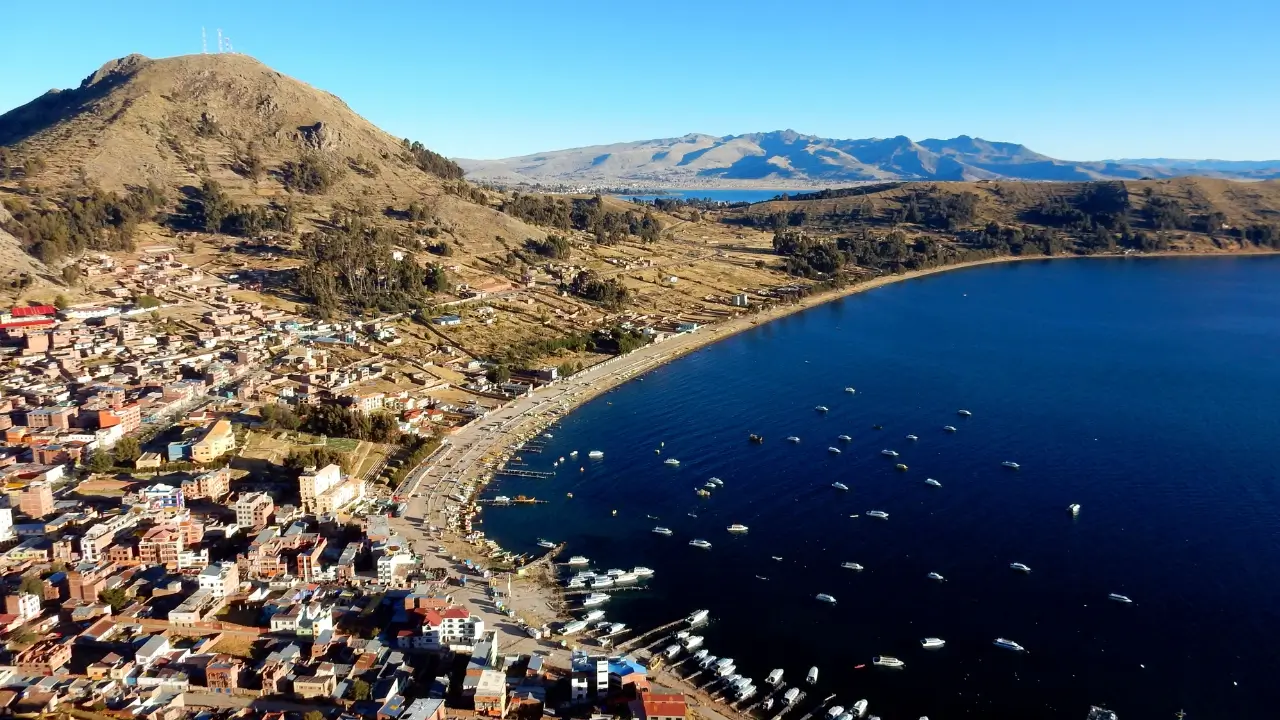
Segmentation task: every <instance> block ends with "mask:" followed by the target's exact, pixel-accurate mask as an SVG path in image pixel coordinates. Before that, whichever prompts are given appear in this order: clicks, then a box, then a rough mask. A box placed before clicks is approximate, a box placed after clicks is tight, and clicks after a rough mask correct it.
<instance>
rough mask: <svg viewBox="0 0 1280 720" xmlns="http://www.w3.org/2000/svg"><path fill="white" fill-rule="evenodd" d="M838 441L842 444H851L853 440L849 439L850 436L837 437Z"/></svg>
mask: <svg viewBox="0 0 1280 720" xmlns="http://www.w3.org/2000/svg"><path fill="white" fill-rule="evenodd" d="M836 439H837V440H839V441H840V442H850V441H852V440H853V438H851V437H849V436H848V435H837V436H836Z"/></svg>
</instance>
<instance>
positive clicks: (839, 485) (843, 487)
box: [831, 482, 849, 490]
mask: <svg viewBox="0 0 1280 720" xmlns="http://www.w3.org/2000/svg"><path fill="white" fill-rule="evenodd" d="M831 487H833V488H835V489H837V490H848V489H849V486H848V485H845V484H844V483H842V482H833V483H831Z"/></svg>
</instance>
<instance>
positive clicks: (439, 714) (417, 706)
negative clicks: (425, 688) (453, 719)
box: [400, 698, 444, 720]
mask: <svg viewBox="0 0 1280 720" xmlns="http://www.w3.org/2000/svg"><path fill="white" fill-rule="evenodd" d="M400 720H444V700H443V699H441V698H419V699H417V700H414V701H413V702H412V703H411V704H410V705H409V707H408V708H406V709H405V711H404V712H403V713H401V715H400Z"/></svg>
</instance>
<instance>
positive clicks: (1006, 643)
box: [992, 638, 1027, 652]
mask: <svg viewBox="0 0 1280 720" xmlns="http://www.w3.org/2000/svg"><path fill="white" fill-rule="evenodd" d="M992 645H995V646H996V647H998V648H1000V649H1002V650H1012V651H1014V652H1026V651H1027V649H1026V648H1024V647H1022V646H1021V645H1019V644H1018V643H1016V642H1014V641H1012V640H1006V639H1005V638H996V639H995V642H993V643H992Z"/></svg>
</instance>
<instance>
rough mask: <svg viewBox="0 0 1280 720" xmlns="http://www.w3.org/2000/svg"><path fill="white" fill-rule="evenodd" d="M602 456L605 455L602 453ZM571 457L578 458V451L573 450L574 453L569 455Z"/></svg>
mask: <svg viewBox="0 0 1280 720" xmlns="http://www.w3.org/2000/svg"><path fill="white" fill-rule="evenodd" d="M600 454H601V455H603V454H604V453H600ZM569 457H571V458H576V457H578V451H577V450H573V451H571V452H570V453H569Z"/></svg>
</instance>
